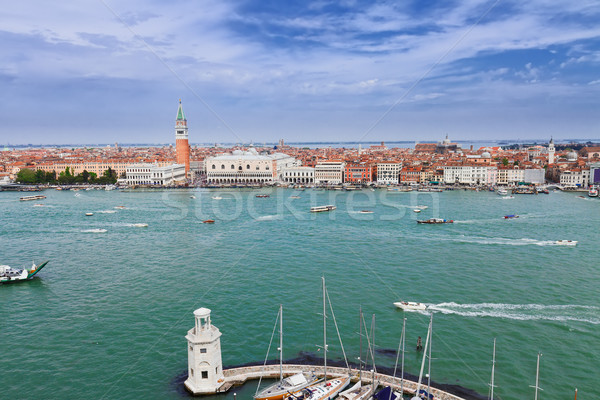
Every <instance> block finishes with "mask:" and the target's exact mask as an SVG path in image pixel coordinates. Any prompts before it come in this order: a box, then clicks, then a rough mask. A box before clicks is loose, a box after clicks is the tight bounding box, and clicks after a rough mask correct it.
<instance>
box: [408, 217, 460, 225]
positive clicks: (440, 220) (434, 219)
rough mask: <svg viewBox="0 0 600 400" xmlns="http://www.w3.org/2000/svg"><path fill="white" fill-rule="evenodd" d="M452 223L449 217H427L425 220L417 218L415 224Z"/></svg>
mask: <svg viewBox="0 0 600 400" xmlns="http://www.w3.org/2000/svg"><path fill="white" fill-rule="evenodd" d="M452 223H454V221H453V220H451V219H443V218H429V219H426V220H417V224H452Z"/></svg>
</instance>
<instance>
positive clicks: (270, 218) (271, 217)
mask: <svg viewBox="0 0 600 400" xmlns="http://www.w3.org/2000/svg"><path fill="white" fill-rule="evenodd" d="M281 218H282V217H281V215H278V214H275V215H261V216H260V217H257V218H256V220H257V221H273V220H276V219H281Z"/></svg>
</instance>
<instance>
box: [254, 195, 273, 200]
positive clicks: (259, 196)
mask: <svg viewBox="0 0 600 400" xmlns="http://www.w3.org/2000/svg"><path fill="white" fill-rule="evenodd" d="M256 197H258V198H261V199H262V198H265V197H271V196H270V195H268V194H257V195H256Z"/></svg>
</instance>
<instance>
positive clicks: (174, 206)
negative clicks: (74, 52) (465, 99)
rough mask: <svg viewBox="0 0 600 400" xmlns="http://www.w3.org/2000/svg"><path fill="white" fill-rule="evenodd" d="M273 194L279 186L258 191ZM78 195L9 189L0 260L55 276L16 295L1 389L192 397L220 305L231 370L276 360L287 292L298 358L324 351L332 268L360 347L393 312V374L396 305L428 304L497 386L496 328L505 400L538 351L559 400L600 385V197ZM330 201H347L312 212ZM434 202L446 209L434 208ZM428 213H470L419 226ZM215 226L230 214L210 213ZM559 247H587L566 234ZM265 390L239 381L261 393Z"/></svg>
mask: <svg viewBox="0 0 600 400" xmlns="http://www.w3.org/2000/svg"><path fill="white" fill-rule="evenodd" d="M259 192H260V193H269V194H270V195H271V197H269V198H256V197H255V195H256V194H257V193H259ZM79 193H80V196H78V197H75V196H74V193H73V192H71V191H63V192H59V191H54V190H47V191H45V192H44V194H45V195H46V196H48V197H47V199H45V200H42V201H39V202H36V203H43V204H44V206H43V207H34V204H32V203H34V202H19V201H18V198H19V197H20V196H21V195H22V194H20V193H9V192H2V193H0V244H1V248H2V251H1V253H0V254H1V255H2V257H1V259H0V262H1V263H2V264H8V265H11V266H29V265H30V263H31V261H32V260H35V261H36V262H41V261H43V260H50V263H49V264H48V266H47V267H46V268H45V269H44V270H43V271H42V272H40V274H39V278H37V279H34V280H32V281H29V282H23V283H18V284H11V285H2V286H0V344H1V345H2V346H1V347H2V350H1V351H0V376H1V377H2V378H1V379H0V382H2V390H1V392H0V398H6V399H82V398H90V399H180V398H186V397H188V395H187V394H186V393H185V391H184V390H182V385H181V381H182V379H181V378H182V375H183V374H185V373H186V369H187V352H186V341H185V339H184V336H185V334H186V332H187V330H188V329H189V328H191V327H192V326H193V323H194V320H193V315H192V312H193V311H194V310H195V309H196V308H199V307H208V308H210V309H211V310H212V321H213V323H214V324H215V325H216V326H218V327H219V329H220V330H221V332H222V333H223V336H222V338H221V342H222V348H223V362H224V364H225V366H232V365H240V364H243V363H248V362H258V363H260V362H262V360H264V358H265V353H266V349H267V346H268V343H269V339H270V336H271V332H272V330H273V324H274V322H275V318H276V314H277V310H278V307H279V303H282V304H283V306H284V330H285V338H284V340H285V343H284V351H285V358H290V359H291V358H294V357H297V356H298V355H299V354H307V353H308V354H314V355H317V356H318V355H319V354H320V352H318V350H317V347H316V345H318V344H320V343H321V341H322V338H321V335H322V325H321V316H320V315H319V312H320V309H321V304H322V303H321V301H322V300H321V297H320V278H321V276H325V278H326V280H327V286H328V291H329V294H330V298H331V302H332V304H333V307H334V311H335V317H336V320H337V322H338V325H339V329H340V334H341V336H342V339H343V342H344V346H345V350H346V352H347V354H348V355H349V357H350V358H353V359H355V358H356V357H357V356H358V343H359V340H358V335H357V334H356V333H357V331H358V326H357V325H358V322H357V321H358V310H359V307H362V309H363V311H364V312H365V314H366V315H368V316H369V315H371V314H375V315H376V321H377V323H376V326H377V327H376V342H377V346H378V350H380V351H378V352H377V355H376V362H377V364H378V365H381V366H388V367H393V365H394V361H395V354H394V351H395V349H396V348H397V347H398V341H399V338H400V332H401V325H402V317H403V313H402V312H401V311H399V310H397V309H395V308H394V307H393V305H392V303H393V302H394V301H398V300H401V299H404V300H411V301H420V302H425V303H427V304H429V305H431V308H432V309H433V310H434V311H435V315H434V333H433V349H432V352H433V354H432V356H433V358H434V360H433V362H432V380H433V381H435V382H439V383H444V384H454V385H460V386H462V387H465V388H468V389H472V390H474V391H475V392H478V393H480V394H482V395H484V396H485V395H486V394H487V392H488V386H487V384H488V382H489V379H490V372H491V356H492V342H493V338H494V337H496V338H497V364H496V385H497V388H496V389H495V395H496V396H497V397H498V398H502V399H504V400H511V399H514V400H516V399H522V398H529V397H532V396H533V389H532V388H530V385H533V384H534V383H535V368H536V356H537V353H538V351H541V352H542V353H543V356H542V358H541V363H540V386H541V387H542V388H543V389H544V392H543V393H542V394H541V395H540V398H549V399H550V398H552V399H557V398H572V397H573V394H574V389H575V387H577V388H578V389H579V395H580V396H581V397H582V398H598V397H599V396H600V389H599V388H598V385H597V382H598V380H597V376H598V373H599V367H598V359H600V332H599V328H600V304H599V302H598V287H600V274H599V272H598V268H599V267H598V257H599V252H598V243H599V242H600V234H599V231H598V227H599V226H600V212H599V210H600V200H598V199H588V198H587V196H586V198H580V197H577V195H576V194H573V193H561V192H553V193H551V194H550V195H537V196H528V195H520V196H515V198H513V199H503V198H501V197H500V196H498V195H496V194H494V193H489V192H478V193H476V192H471V191H469V192H465V191H448V192H443V193H416V192H413V193H393V192H386V191H383V190H376V191H370V190H365V191H361V192H334V191H316V190H310V189H308V190H306V191H301V192H296V191H292V190H289V189H275V190H271V189H262V190H261V191H258V190H254V191H253V190H238V191H233V190H232V191H223V190H221V191H217V190H205V189H201V190H200V189H196V190H192V189H190V190H178V191H129V192H127V191H124V192H121V191H110V192H106V191H80V192H79ZM217 193H218V196H219V197H222V199H221V200H217V199H213V197H214V196H216V195H217ZM191 195H195V198H191V197H190V196H191ZM296 195H297V196H300V198H297V199H294V198H290V196H296ZM325 204H335V205H336V206H337V210H335V211H333V212H330V213H320V214H311V213H309V212H308V210H309V207H311V206H315V205H325ZM416 205H427V206H428V207H429V208H427V209H426V210H424V211H422V212H421V213H420V214H416V213H414V212H413V211H412V210H413V209H414V207H415V206H416ZM118 206H124V208H120V209H117V208H115V207H118ZM360 210H372V211H373V213H372V214H361V213H359V211H360ZM86 212H93V213H94V215H93V216H86V215H85V213H86ZM506 214H518V215H520V218H518V219H512V220H505V219H503V218H502V217H503V216H504V215H506ZM417 217H418V218H419V219H425V218H430V217H442V218H448V219H453V220H455V223H454V224H448V225H418V224H416V222H415V221H416V219H417ZM209 218H210V219H215V220H216V223H215V224H213V225H209V224H202V220H205V219H209ZM140 223H147V224H148V227H137V226H135V225H134V224H140ZM560 239H568V240H578V241H579V244H578V246H577V247H564V246H556V245H554V243H553V241H555V240H560ZM406 318H407V351H406V371H407V372H409V373H412V374H418V369H419V367H420V361H421V353H418V352H416V350H415V348H414V345H415V343H416V340H417V337H418V336H422V337H423V338H424V337H425V336H426V333H427V332H426V331H427V323H428V316H427V315H425V314H419V313H406ZM330 320H331V318H330ZM367 320H370V318H369V317H367ZM329 338H330V340H329V344H330V353H329V357H330V358H333V359H340V358H341V354H342V353H341V349H340V346H339V344H338V343H337V341H336V335H335V332H334V330H333V326H331V327H330V334H329ZM386 350H389V351H386ZM275 357H276V355H275V352H273V354H272V355H271V357H270V358H272V359H273V358H275ZM255 387H256V381H253V382H250V383H248V384H246V385H245V386H244V387H242V388H237V389H236V390H235V392H236V393H237V394H238V397H239V398H241V399H250V398H251V396H252V394H253V393H254V390H255ZM217 398H219V399H233V391H232V392H230V393H229V394H227V395H221V396H214V397H208V399H217Z"/></svg>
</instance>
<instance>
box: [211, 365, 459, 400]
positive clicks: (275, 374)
mask: <svg viewBox="0 0 600 400" xmlns="http://www.w3.org/2000/svg"><path fill="white" fill-rule="evenodd" d="M299 372H306V373H309V374H313V373H314V374H315V375H317V376H319V377H322V376H323V366H322V365H295V364H284V365H283V373H284V376H289V375H293V374H297V373H299ZM347 373H348V370H347V369H346V368H340V367H327V377H328V379H330V378H335V377H341V376H346V374H347ZM352 375H353V376H352V382H357V381H358V370H357V369H352ZM223 376H224V377H225V379H224V382H223V384H222V385H221V387H219V389H217V393H224V392H226V391H228V390H229V389H231V388H232V387H233V386H239V385H243V384H244V383H246V381H247V380H249V379H259V378H260V377H261V376H262V377H263V378H273V379H278V378H279V364H274V365H266V366H264V365H256V366H249V367H239V368H229V369H224V370H223ZM375 380H377V381H379V382H380V383H381V384H382V385H386V386H392V388H393V389H394V390H397V391H399V390H400V381H401V379H400V378H399V377H393V376H391V375H384V374H375ZM362 382H363V383H364V384H370V383H371V374H370V373H365V372H364V371H363V374H362ZM421 388H422V389H427V385H426V384H425V385H423V384H421ZM416 389H417V382H413V381H409V380H407V379H404V392H405V393H407V394H410V395H414V393H415V390H416ZM431 394H433V395H434V396H435V398H436V399H440V400H464V399H463V398H462V397H458V396H455V395H453V394H450V393H447V392H444V391H441V390H439V389H436V388H434V387H432V388H431Z"/></svg>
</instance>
